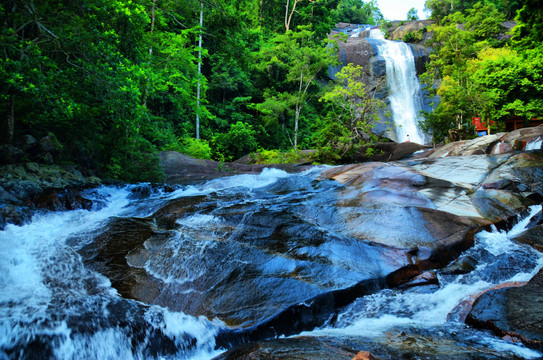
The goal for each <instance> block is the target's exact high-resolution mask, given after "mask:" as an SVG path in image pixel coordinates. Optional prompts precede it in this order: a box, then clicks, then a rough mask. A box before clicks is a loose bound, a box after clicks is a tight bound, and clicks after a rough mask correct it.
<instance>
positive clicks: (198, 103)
mask: <svg viewBox="0 0 543 360" xmlns="http://www.w3.org/2000/svg"><path fill="white" fill-rule="evenodd" d="M203 26H204V3H203V1H200V37H199V38H198V84H197V85H196V139H200V76H201V74H202V31H203Z"/></svg>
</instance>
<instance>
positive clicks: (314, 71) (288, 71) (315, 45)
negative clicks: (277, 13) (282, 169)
mask: <svg viewBox="0 0 543 360" xmlns="http://www.w3.org/2000/svg"><path fill="white" fill-rule="evenodd" d="M314 35H315V33H314V32H312V31H309V29H308V27H303V26H301V27H299V28H298V31H296V32H294V31H291V30H289V31H287V32H286V33H285V34H284V35H277V36H276V37H275V38H273V39H272V41H271V42H270V44H268V46H266V47H264V48H263V49H262V52H261V59H262V62H261V63H260V64H259V67H260V69H261V70H263V71H264V72H265V73H266V74H267V76H268V78H269V80H271V82H282V84H281V85H279V86H278V88H276V89H275V90H270V91H268V94H273V95H271V96H269V97H268V99H266V100H265V101H264V102H262V103H260V104H258V105H257V109H258V110H259V111H261V112H263V113H264V114H267V115H271V114H272V111H274V109H277V107H278V102H280V103H282V105H281V106H280V108H283V109H288V108H290V107H291V106H292V107H294V119H293V120H294V129H293V142H292V145H293V148H294V150H295V151H296V150H297V148H298V131H299V123H300V115H301V113H302V109H303V108H304V105H305V103H306V99H307V96H308V92H309V88H310V86H311V85H312V84H313V82H314V80H315V78H316V77H317V75H318V74H319V73H320V72H321V71H323V70H325V69H327V68H328V65H330V64H332V63H333V62H335V61H337V58H336V56H335V51H334V49H335V48H333V47H330V46H327V43H321V42H319V41H318V40H317V39H315V37H314ZM275 114H277V116H280V115H281V114H279V113H275Z"/></svg>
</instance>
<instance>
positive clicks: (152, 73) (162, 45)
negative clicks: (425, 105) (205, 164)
mask: <svg viewBox="0 0 543 360" xmlns="http://www.w3.org/2000/svg"><path fill="white" fill-rule="evenodd" d="M426 6H427V8H428V9H429V10H430V11H431V14H432V15H431V18H432V19H433V20H434V21H435V24H434V25H432V26H431V27H430V28H429V29H428V31H433V34H434V36H433V39H432V40H431V44H430V45H431V46H432V47H433V49H434V52H433V54H432V56H431V61H430V63H429V64H428V71H427V73H426V74H425V75H424V76H423V80H424V82H425V83H426V84H427V85H428V87H427V88H428V90H429V91H430V93H431V94H432V95H437V96H439V99H440V101H439V102H435V104H434V111H432V112H430V113H426V114H425V120H424V121H423V126H424V127H425V128H426V130H427V131H428V132H430V133H432V134H433V135H434V138H435V139H438V140H441V139H442V138H443V136H444V134H446V133H447V131H448V129H450V128H458V127H462V126H463V125H464V124H465V123H466V121H465V120H466V119H470V117H471V116H473V115H475V114H477V115H478V116H481V117H483V119H493V120H496V121H498V120H502V119H505V118H507V117H510V116H513V115H515V116H521V117H523V118H526V119H529V118H532V117H538V116H540V115H541V113H543V100H542V98H541V95H540V94H541V91H542V90H543V89H542V86H543V85H542V84H543V66H542V65H543V50H542V49H541V42H542V40H543V39H542V36H543V35H542V34H543V29H541V27H542V26H543V25H542V24H543V15H542V10H541V8H540V7H539V4H538V1H537V0H525V1H514V0H493V1H490V0H486V1H484V2H477V1H468V0H466V1H463V0H452V1H451V0H428V1H427V2H426ZM202 10H203V11H202ZM201 14H203V26H200V15H201ZM489 14H491V15H492V16H489ZM408 16H413V14H411V15H409V14H406V19H407V18H408ZM0 18H1V21H2V28H1V31H0V39H1V40H0V44H1V47H2V54H1V55H0V86H1V87H2V91H1V97H2V102H1V104H0V112H1V113H2V121H1V124H2V129H1V133H0V136H1V142H0V143H2V144H11V143H14V142H15V143H16V142H17V139H18V138H19V137H20V136H22V135H26V134H30V135H33V136H34V137H36V138H41V137H43V136H45V135H50V137H52V138H54V139H55V141H56V142H57V144H58V147H59V148H60V149H61V151H60V155H59V156H58V158H57V159H56V161H59V162H63V163H75V164H79V165H81V166H83V167H85V168H88V169H93V170H94V171H95V172H96V173H97V174H99V175H101V176H103V177H108V178H114V179H121V180H127V181H158V180H160V179H161V170H160V167H159V159H158V153H159V152H160V151H163V150H177V151H181V152H183V153H187V154H189V155H192V156H196V157H200V158H213V159H215V160H219V161H232V160H235V159H237V158H239V157H241V156H243V155H246V154H247V153H250V152H254V151H257V150H260V151H261V152H264V150H271V149H277V150H282V151H284V150H288V149H294V151H295V150H297V149H308V148H313V149H317V150H318V151H320V153H321V154H324V155H323V158H326V159H329V160H330V161H338V160H340V159H341V157H342V156H344V155H345V154H346V153H347V152H349V151H351V152H352V151H356V150H357V149H358V148H359V147H360V146H361V145H364V144H367V143H371V142H372V141H376V140H377V139H376V138H375V137H374V136H372V135H371V131H370V130H371V123H372V121H373V119H374V118H375V116H376V112H377V111H378V110H379V109H380V108H382V107H383V103H382V101H380V100H378V99H376V98H374V96H373V94H370V93H368V91H367V90H366V88H365V86H364V84H363V83H361V82H357V81H354V80H356V79H357V78H360V76H361V71H362V69H360V68H357V67H353V66H346V67H345V68H344V70H343V71H342V72H341V73H340V75H339V76H338V80H337V82H336V83H333V82H330V81H329V79H328V76H327V70H328V66H329V65H331V64H334V63H336V62H337V55H336V50H335V49H336V47H335V46H334V44H335V42H336V41H341V39H335V40H332V41H330V40H329V39H328V34H329V33H330V31H331V29H332V28H333V27H334V25H335V24H336V23H338V22H350V23H358V24H379V23H381V24H383V26H385V24H386V21H385V19H383V16H382V14H381V12H380V10H379V9H378V7H377V5H376V3H375V2H374V1H369V2H363V1H357V0H259V1H256V0H234V1H226V0H202V1H197V0H185V1H174V0H70V1H67V0H54V1H51V0H48V1H45V0H42V1H37V0H7V1H4V2H3V3H2V5H0ZM512 19H515V20H516V22H517V26H516V27H514V28H513V31H512V34H511V35H512V36H506V37H503V36H501V37H500V34H503V33H504V30H503V28H502V27H501V25H500V24H501V22H503V21H506V20H512ZM418 35H419V34H412V35H411V39H416V38H417V36H418ZM200 36H201V37H202V41H203V45H202V47H200V46H199V39H200ZM406 40H407V39H406ZM200 54H201V74H199V71H198V67H199V66H198V65H199V62H200V61H199V57H200ZM198 87H199V88H200V94H201V96H200V100H198V96H197V93H198ZM197 115H198V118H199V123H200V125H199V129H198V133H199V137H200V139H196V138H195V137H196V133H197V129H196V118H197Z"/></svg>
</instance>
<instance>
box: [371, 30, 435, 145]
mask: <svg viewBox="0 0 543 360" xmlns="http://www.w3.org/2000/svg"><path fill="white" fill-rule="evenodd" d="M370 38H372V39H377V40H379V42H378V44H377V47H378V53H379V55H381V56H383V57H384V58H385V61H386V78H387V86H388V91H389V95H388V100H389V101H390V109H391V112H392V120H393V122H394V126H395V133H396V140H397V141H398V142H403V141H412V142H416V143H418V144H425V143H426V142H427V139H426V136H425V134H424V133H423V132H422V131H421V130H420V129H419V127H418V121H419V119H420V115H419V112H420V111H421V110H422V108H423V95H422V91H421V87H420V82H419V80H418V78H417V72H416V69H415V58H414V56H413V52H412V51H411V48H410V47H409V46H408V45H407V44H406V43H403V42H400V41H389V40H385V38H384V36H383V34H382V33H381V30H379V29H372V30H371V31H370Z"/></svg>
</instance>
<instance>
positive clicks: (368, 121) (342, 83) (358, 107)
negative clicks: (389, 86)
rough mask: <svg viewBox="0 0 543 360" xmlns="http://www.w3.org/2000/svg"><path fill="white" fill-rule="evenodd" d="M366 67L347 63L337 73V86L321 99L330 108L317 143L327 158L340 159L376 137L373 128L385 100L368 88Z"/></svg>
mask: <svg viewBox="0 0 543 360" xmlns="http://www.w3.org/2000/svg"><path fill="white" fill-rule="evenodd" d="M362 70H363V69H362V67H361V66H359V65H357V66H354V65H353V64H348V65H347V66H344V67H343V69H341V71H340V72H339V73H338V74H337V75H336V83H335V85H334V86H333V87H332V89H331V90H330V91H328V92H326V93H325V94H324V95H323V96H322V97H321V99H320V100H321V101H324V102H326V103H328V104H329V107H328V113H327V116H326V123H325V124H324V126H323V127H322V128H321V129H320V131H319V132H318V133H317V135H316V142H317V144H318V145H319V146H321V147H322V149H323V151H322V152H323V153H326V156H325V157H327V158H331V159H334V160H339V159H341V158H342V157H344V156H345V155H346V154H347V153H349V152H353V151H355V150H357V149H358V148H360V147H361V146H363V145H367V144H370V143H371V142H372V141H375V140H376V137H375V135H373V134H372V132H371V130H372V128H373V124H374V122H375V121H376V120H378V118H379V115H378V114H379V111H381V110H382V109H384V108H385V103H384V102H383V101H382V100H380V99H378V98H376V97H375V93H370V92H369V91H368V89H367V88H366V84H365V82H364V78H363V72H362Z"/></svg>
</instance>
